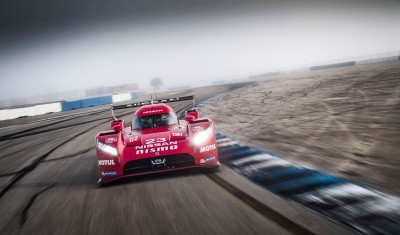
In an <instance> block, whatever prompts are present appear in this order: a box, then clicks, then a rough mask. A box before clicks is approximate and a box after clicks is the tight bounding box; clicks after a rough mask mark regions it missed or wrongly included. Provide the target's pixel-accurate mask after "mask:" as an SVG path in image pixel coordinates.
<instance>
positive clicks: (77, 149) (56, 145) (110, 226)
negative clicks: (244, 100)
mask: <svg viewBox="0 0 400 235" xmlns="http://www.w3.org/2000/svg"><path fill="white" fill-rule="evenodd" d="M238 86H241V85H231V86H219V87H214V88H204V89H200V90H197V91H196V92H195V95H196V97H197V98H198V99H204V98H207V97H211V96H213V95H215V94H219V93H222V92H226V91H229V90H231V89H234V88H237V87H238ZM188 94H189V93H180V94H174V96H182V95H188ZM190 103H191V102H190V101H188V102H181V103H173V104H171V106H172V107H173V108H174V109H175V110H176V111H177V112H178V113H180V112H182V111H183V110H184V108H186V107H187V106H188V105H190ZM133 111H134V110H122V111H119V112H118V113H117V116H118V117H120V118H123V119H125V121H126V122H127V125H129V124H130V118H131V115H132V113H133ZM110 121H111V116H110V111H109V109H108V108H90V109H87V110H82V111H73V112H70V113H60V114H49V115H47V116H44V117H41V118H37V117H35V118H21V119H19V120H16V121H15V120H14V123H13V124H14V125H8V126H3V127H2V128H0V187H1V193H0V217H1V219H0V234H189V233H192V234H287V233H289V232H288V230H287V229H285V228H284V227H283V226H280V225H279V224H277V223H275V222H273V221H272V220H268V219H266V218H265V217H263V216H262V215H261V214H260V213H258V212H257V211H256V210H254V209H253V208H251V207H249V206H248V205H247V204H245V203H243V202H242V201H241V200H239V199H238V197H236V196H234V195H233V194H231V193H229V192H228V191H227V190H225V189H224V188H222V187H221V186H219V185H218V184H216V183H215V182H214V181H213V180H211V179H210V178H209V177H207V174H206V172H204V171H193V170H190V171H178V172H172V173H168V174H166V173H165V174H157V175H149V176H141V177H135V178H131V179H126V180H121V181H119V182H117V183H115V184H112V185H109V186H106V187H102V188H98V187H97V186H96V182H97V162H96V156H95V150H94V136H95V135H96V133H98V132H99V131H102V130H106V129H108V127H109V122H110Z"/></svg>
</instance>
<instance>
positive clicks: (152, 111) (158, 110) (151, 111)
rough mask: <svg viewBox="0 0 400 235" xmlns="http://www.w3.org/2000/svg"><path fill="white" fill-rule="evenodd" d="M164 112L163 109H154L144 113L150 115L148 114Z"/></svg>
mask: <svg viewBox="0 0 400 235" xmlns="http://www.w3.org/2000/svg"><path fill="white" fill-rule="evenodd" d="M163 111H164V110H162V109H153V110H147V111H144V112H143V114H148V113H159V112H163Z"/></svg>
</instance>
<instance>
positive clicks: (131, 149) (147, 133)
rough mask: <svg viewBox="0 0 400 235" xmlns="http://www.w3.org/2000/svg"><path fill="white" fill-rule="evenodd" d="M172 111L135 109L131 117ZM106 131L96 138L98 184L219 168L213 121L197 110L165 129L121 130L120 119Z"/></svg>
mask: <svg viewBox="0 0 400 235" xmlns="http://www.w3.org/2000/svg"><path fill="white" fill-rule="evenodd" d="M170 112H173V110H172V109H171V107H169V106H168V105H165V104H154V105H146V106H143V107H141V108H139V109H138V110H137V111H136V112H135V114H134V118H135V117H144V116H146V115H157V114H166V113H170ZM111 129H112V130H110V131H103V132H100V133H99V134H97V136H96V152H97V160H98V162H97V163H98V174H99V178H100V179H99V183H105V182H110V181H113V180H116V179H119V178H123V177H127V176H133V175H144V174H151V173H158V172H165V171H171V170H179V169H187V168H194V167H201V168H216V167H218V166H219V165H220V163H219V159H218V152H217V148H216V138H215V131H214V126H213V122H212V121H211V120H210V119H208V118H199V112H198V111H197V110H190V111H187V112H186V117H185V120H179V121H178V120H177V123H175V124H172V125H168V126H159V127H157V126H153V127H148V128H143V129H140V130H137V129H133V128H132V127H124V121H123V120H116V121H112V122H111Z"/></svg>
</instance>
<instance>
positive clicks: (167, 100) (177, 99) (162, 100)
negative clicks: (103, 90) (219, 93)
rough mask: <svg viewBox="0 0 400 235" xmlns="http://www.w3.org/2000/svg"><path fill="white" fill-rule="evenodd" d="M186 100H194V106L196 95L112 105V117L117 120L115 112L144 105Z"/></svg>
mask: <svg viewBox="0 0 400 235" xmlns="http://www.w3.org/2000/svg"><path fill="white" fill-rule="evenodd" d="M185 100H193V106H194V95H190V96H181V97H175V98H168V99H160V100H146V101H139V102H136V103H131V104H123V105H111V113H112V116H113V117H114V119H115V120H117V119H116V118H115V116H114V110H118V109H129V108H136V107H140V106H143V105H150V104H162V103H172V102H178V101H185Z"/></svg>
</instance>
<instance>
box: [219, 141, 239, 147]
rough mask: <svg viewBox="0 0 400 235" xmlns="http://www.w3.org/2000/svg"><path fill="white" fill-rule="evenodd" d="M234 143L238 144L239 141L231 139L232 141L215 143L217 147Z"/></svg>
mask: <svg viewBox="0 0 400 235" xmlns="http://www.w3.org/2000/svg"><path fill="white" fill-rule="evenodd" d="M235 144H239V142H237V141H234V140H232V141H229V142H224V143H221V144H217V147H226V146H230V145H235Z"/></svg>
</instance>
